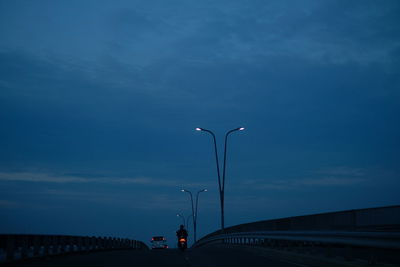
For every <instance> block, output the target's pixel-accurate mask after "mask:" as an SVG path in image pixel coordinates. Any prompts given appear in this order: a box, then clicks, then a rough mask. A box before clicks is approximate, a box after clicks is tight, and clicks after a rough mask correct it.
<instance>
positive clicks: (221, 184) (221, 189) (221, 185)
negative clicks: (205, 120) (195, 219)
mask: <svg viewBox="0 0 400 267" xmlns="http://www.w3.org/2000/svg"><path fill="white" fill-rule="evenodd" d="M243 130H244V128H243V127H239V128H235V129H232V130H230V131H228V132H227V133H226V134H225V147H224V165H223V171H222V182H221V174H220V170H219V161H218V150H217V140H216V138H215V134H214V133H213V132H212V131H210V130H207V129H204V128H196V131H203V132H207V133H209V134H211V136H212V137H213V141H214V150H215V160H216V163H217V176H218V187H219V199H220V204H221V230H222V231H224V229H225V212H224V203H225V174H226V172H225V170H226V151H227V144H228V136H229V135H230V134H231V133H233V132H236V131H243Z"/></svg>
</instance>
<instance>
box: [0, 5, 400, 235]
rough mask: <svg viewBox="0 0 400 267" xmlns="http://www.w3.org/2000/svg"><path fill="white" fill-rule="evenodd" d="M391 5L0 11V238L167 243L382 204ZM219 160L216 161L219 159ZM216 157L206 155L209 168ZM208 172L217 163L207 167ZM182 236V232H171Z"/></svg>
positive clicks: (390, 134)
mask: <svg viewBox="0 0 400 267" xmlns="http://www.w3.org/2000/svg"><path fill="white" fill-rule="evenodd" d="M399 14H400V4H399V2H398V1H396V0H393V1H390V0H388V1H317V0H314V1H281V0H280V1H247V2H246V1H232V0H217V1H215V0H213V1H194V0H185V1H181V0H173V1H161V0H159V1H132V0H129V1H97V0H96V1H84V3H83V2H82V1H40V3H38V2H34V1H0V36H1V38H0V122H1V124H0V125H1V130H0V214H1V220H0V232H2V233H46V234H75V235H110V236H121V237H131V238H138V239H142V240H148V239H149V238H150V237H151V236H152V235H166V236H167V237H168V238H169V239H171V238H173V234H174V231H175V229H176V228H177V227H178V224H179V223H180V221H179V218H177V217H176V213H183V214H185V215H186V216H188V215H189V214H190V209H189V207H190V206H189V202H188V195H187V194H185V193H181V192H180V189H181V188H187V189H189V190H193V191H197V190H200V189H203V188H208V190H209V191H208V192H206V193H203V194H201V197H200V203H199V218H198V224H199V229H198V231H199V235H200V236H201V235H203V234H206V233H209V232H210V231H213V230H215V229H217V228H218V227H219V204H218V203H219V202H218V201H219V200H218V185H217V176H216V168H215V158H214V154H213V153H214V151H213V146H212V142H211V141H212V140H211V136H209V135H208V134H206V133H201V132H196V131H195V130H194V129H195V127H204V128H208V129H211V130H213V131H215V133H216V134H217V138H218V141H219V143H220V145H221V144H222V142H221V141H222V139H223V136H224V134H225V132H226V131H227V130H230V129H232V128H236V127H238V126H243V127H246V130H245V131H243V132H238V133H234V134H232V135H231V138H230V147H229V155H228V164H227V165H228V169H227V184H226V190H227V191H226V224H227V225H228V226H229V225H234V224H238V223H244V222H249V221H254V220H262V219H272V218H278V217H285V216H293V215H301V214H309V213H316V212H325V211H335V210H344V209H353V208H365V207H374V206H383V205H392V204H399V200H400V197H399V194H398V191H399V186H400V181H399V178H400V177H399V176H400V167H399V166H400V164H399V156H398V155H399V149H400V142H399V137H400V126H399V119H398V117H399V114H400V106H399V103H400V102H399V101H400V78H399V77H400V71H399V70H400V16H399ZM219 149H220V152H222V146H219ZM221 156H222V155H221ZM221 159H222V158H221ZM189 230H190V229H189Z"/></svg>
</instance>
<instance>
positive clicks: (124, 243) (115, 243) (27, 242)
mask: <svg viewBox="0 0 400 267" xmlns="http://www.w3.org/2000/svg"><path fill="white" fill-rule="evenodd" d="M117 249H148V247H147V245H146V244H145V243H143V242H141V241H138V240H133V239H126V238H113V237H89V236H68V235H12V234H10V235H8V234H0V262H4V261H13V260H19V259H27V258H34V257H46V256H50V255H60V254H67V253H77V252H92V251H101V250H117Z"/></svg>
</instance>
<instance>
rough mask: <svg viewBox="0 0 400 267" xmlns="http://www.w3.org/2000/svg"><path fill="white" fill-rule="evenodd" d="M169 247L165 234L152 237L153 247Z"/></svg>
mask: <svg viewBox="0 0 400 267" xmlns="http://www.w3.org/2000/svg"><path fill="white" fill-rule="evenodd" d="M166 248H168V244H167V239H166V238H165V237H163V236H153V237H152V238H151V249H166Z"/></svg>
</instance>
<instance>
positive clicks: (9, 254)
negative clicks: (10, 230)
mask: <svg viewBox="0 0 400 267" xmlns="http://www.w3.org/2000/svg"><path fill="white" fill-rule="evenodd" d="M14 254H15V236H14V235H8V236H7V248H6V260H7V261H12V260H13V259H14Z"/></svg>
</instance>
